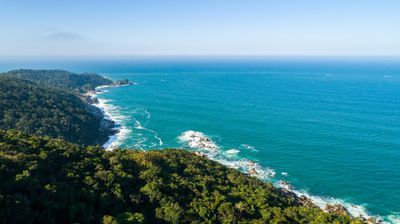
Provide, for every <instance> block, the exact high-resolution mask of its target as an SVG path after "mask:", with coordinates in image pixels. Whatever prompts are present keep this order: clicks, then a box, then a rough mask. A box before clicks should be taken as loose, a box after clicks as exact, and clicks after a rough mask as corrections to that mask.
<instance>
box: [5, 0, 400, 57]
mask: <svg viewBox="0 0 400 224" xmlns="http://www.w3.org/2000/svg"><path fill="white" fill-rule="evenodd" d="M0 55H1V56H53V55H54V56H62V55H65V56H89V55H90V56H96V55H97V56H111V55H118V56H129V55H397V56H398V55H400V1H399V0H375V1H372V0H333V1H323V0H318V1H317V0H302V1H296V0H274V1H269V0H229V1H228V0H226V1H224V0H196V1H195V0H193V1H189V0H170V1H166V0H164V1H161V0H159V1H156V0H139V1H135V0H130V1H124V0H116V1H110V0H104V1H102V0H97V1H94V0H93V1H92V0H68V1H67V0H65V1H61V0H58V1H54V0H35V1H30V0H26V1H23V0H0Z"/></svg>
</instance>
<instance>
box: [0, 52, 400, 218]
mask: <svg viewBox="0 0 400 224" xmlns="http://www.w3.org/2000/svg"><path fill="white" fill-rule="evenodd" d="M21 65H24V66H25V67H40V68H43V67H45V68H63V69H69V70H72V71H76V72H81V71H95V72H99V73H100V74H102V75H105V76H107V77H110V78H111V79H115V80H116V79H121V78H128V79H130V80H131V81H134V82H135V83H137V84H135V85H132V86H127V87H120V88H110V89H107V90H106V91H105V92H103V93H102V94H100V95H99V97H100V98H101V99H102V101H101V102H102V103H103V107H105V108H106V111H107V112H108V113H109V115H110V116H111V117H113V118H114V119H116V120H117V121H118V122H120V124H121V127H122V128H123V129H122V132H121V133H120V135H119V136H117V140H116V141H114V142H113V144H114V146H121V147H129V148H140V149H153V148H157V149H161V148H171V147H184V148H187V149H188V150H196V151H200V152H202V153H206V154H208V155H209V156H210V157H211V158H213V159H215V160H218V161H220V162H223V163H225V164H228V165H230V166H233V167H235V168H238V169H240V170H242V171H248V172H254V171H251V170H252V169H254V170H255V171H256V172H257V174H259V175H260V176H261V177H262V178H264V179H267V180H269V181H273V182H277V181H278V180H287V181H289V182H290V183H291V184H292V185H293V186H294V187H295V189H297V190H298V191H301V192H304V193H307V194H310V195H316V196H320V197H321V198H315V199H316V200H321V201H330V202H335V201H340V202H342V203H348V204H354V205H359V206H361V207H353V206H349V207H350V209H352V210H354V211H353V212H354V213H357V212H358V213H363V212H368V213H369V214H373V215H379V216H381V217H384V218H385V219H386V220H387V221H390V220H389V219H392V222H396V220H395V219H396V216H397V218H398V216H399V212H400V203H399V201H400V165H399V163H400V60H399V59H393V58H386V59H371V58H361V59H355V58H342V59H340V58H322V59H318V58H305V59H304V58H303V59H302V58H275V59H274V58H242V59H240V58H229V59H224V58H189V59H188V58H186V59H184V58H175V59H161V58H158V59H154V58H147V59H139V58H132V59H126V58H125V59H92V60H89V59H85V60H84V59H82V60H75V61H63V62H61V61H47V62H46V61H34V62H32V61H31V62H29V63H28V62H21V61H19V62H14V64H11V63H10V62H9V61H5V62H3V63H2V65H1V66H0V68H1V69H3V70H5V69H10V68H14V67H17V66H21ZM188 131H193V132H188ZM251 161H255V163H252V162H251Z"/></svg>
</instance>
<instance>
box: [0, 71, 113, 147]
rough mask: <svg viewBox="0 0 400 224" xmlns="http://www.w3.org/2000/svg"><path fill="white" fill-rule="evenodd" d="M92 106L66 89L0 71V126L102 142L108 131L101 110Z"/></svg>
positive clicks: (85, 143)
mask: <svg viewBox="0 0 400 224" xmlns="http://www.w3.org/2000/svg"><path fill="white" fill-rule="evenodd" d="M92 110H95V108H93V107H90V105H89V104H87V103H85V102H84V101H83V100H82V99H81V98H80V97H79V96H78V95H76V94H73V93H71V92H69V91H64V90H62V89H56V88H52V87H49V86H41V85H39V84H36V83H33V82H31V81H26V80H21V79H17V78H11V77H7V76H1V75H0V129H3V130H7V129H17V130H19V131H21V132H23V133H27V134H36V135H41V136H44V135H46V136H51V137H53V138H63V139H66V140H68V141H71V142H74V143H77V144H84V145H96V144H102V143H104V142H105V141H107V139H108V135H109V134H110V133H109V132H110V131H109V130H107V128H105V127H102V116H101V114H100V116H99V115H98V114H97V115H96V114H95V113H92ZM103 123H104V122H103Z"/></svg>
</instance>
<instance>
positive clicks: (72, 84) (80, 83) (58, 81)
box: [0, 69, 113, 93]
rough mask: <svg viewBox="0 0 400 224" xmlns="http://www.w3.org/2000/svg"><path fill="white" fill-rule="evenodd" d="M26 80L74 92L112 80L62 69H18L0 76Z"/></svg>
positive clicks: (105, 83)
mask: <svg viewBox="0 0 400 224" xmlns="http://www.w3.org/2000/svg"><path fill="white" fill-rule="evenodd" d="M1 75H3V76H7V77H12V78H18V79H23V80H28V81H31V82H34V83H37V84H39V85H40V86H52V87H58V88H61V89H66V90H70V91H74V92H80V93H82V92H86V91H89V90H93V89H94V88H95V87H97V86H101V85H110V84H112V83H113V82H112V81H111V80H109V79H106V78H104V77H102V76H100V75H98V74H96V73H82V74H76V73H72V72H68V71H63V70H33V69H18V70H12V71H8V72H5V73H3V74H0V76H1Z"/></svg>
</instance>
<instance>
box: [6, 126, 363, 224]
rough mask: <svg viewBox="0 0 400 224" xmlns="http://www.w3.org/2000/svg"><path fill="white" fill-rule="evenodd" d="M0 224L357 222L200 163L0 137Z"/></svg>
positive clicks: (189, 157)
mask: <svg viewBox="0 0 400 224" xmlns="http://www.w3.org/2000/svg"><path fill="white" fill-rule="evenodd" d="M0 180H1V182H0V223H315V224H317V223H318V224H321V223H338V224H339V223H353V224H354V223H362V221H361V220H358V219H355V218H352V217H350V216H348V215H346V214H341V213H328V212H324V211H322V210H321V209H319V208H317V207H314V206H312V205H304V204H302V203H301V202H300V201H299V199H298V198H296V197H295V196H294V195H292V194H290V193H287V192H283V191H282V190H280V189H277V188H274V187H273V186H272V185H271V184H270V183H264V182H262V181H260V180H258V179H256V178H254V177H250V176H248V175H246V174H243V173H241V172H239V171H237V170H234V169H231V168H227V167H225V166H223V165H221V164H219V163H216V162H213V161H211V160H209V159H207V158H205V157H203V156H199V155H195V154H194V153H191V152H188V151H184V150H177V149H166V150H153V151H147V152H145V151H138V150H122V149H118V150H114V151H105V150H104V149H102V148H100V147H95V146H87V147H83V146H79V145H76V144H72V143H68V142H66V141H64V140H62V139H51V138H49V137H38V136H33V135H25V134H22V133H21V132H18V131H15V130H8V131H0Z"/></svg>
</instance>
